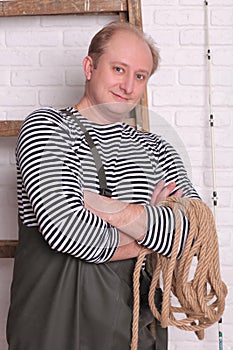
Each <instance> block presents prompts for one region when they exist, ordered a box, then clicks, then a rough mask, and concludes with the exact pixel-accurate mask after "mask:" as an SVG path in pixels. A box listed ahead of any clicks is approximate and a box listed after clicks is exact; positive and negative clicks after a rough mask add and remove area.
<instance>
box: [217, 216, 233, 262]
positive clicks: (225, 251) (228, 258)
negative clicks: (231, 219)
mask: <svg viewBox="0 0 233 350" xmlns="http://www.w3.org/2000/svg"><path fill="white" fill-rule="evenodd" d="M229 214H230V213H229ZM220 264H221V266H233V254H232V251H231V250H230V249H229V248H221V252H220Z"/></svg>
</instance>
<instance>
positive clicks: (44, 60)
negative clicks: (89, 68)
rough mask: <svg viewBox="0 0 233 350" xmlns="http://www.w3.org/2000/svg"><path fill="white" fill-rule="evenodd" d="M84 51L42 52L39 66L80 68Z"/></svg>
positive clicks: (57, 50)
mask: <svg viewBox="0 0 233 350" xmlns="http://www.w3.org/2000/svg"><path fill="white" fill-rule="evenodd" d="M86 54H87V53H86V50H82V49H75V50H63V49H55V50H42V51H41V52H40V64H41V65H42V66H46V67H51V66H52V67H54V66H55V67H56V66H58V67H59V66H60V67H64V66H68V67H70V66H81V64H82V60H83V58H84V57H85V56H86Z"/></svg>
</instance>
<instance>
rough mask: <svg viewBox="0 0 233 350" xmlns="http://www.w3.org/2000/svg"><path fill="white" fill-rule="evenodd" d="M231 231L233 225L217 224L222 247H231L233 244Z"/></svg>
mask: <svg viewBox="0 0 233 350" xmlns="http://www.w3.org/2000/svg"><path fill="white" fill-rule="evenodd" d="M231 231H232V227H228V228H224V227H220V228H218V226H217V233H218V242H219V246H220V247H230V246H231Z"/></svg>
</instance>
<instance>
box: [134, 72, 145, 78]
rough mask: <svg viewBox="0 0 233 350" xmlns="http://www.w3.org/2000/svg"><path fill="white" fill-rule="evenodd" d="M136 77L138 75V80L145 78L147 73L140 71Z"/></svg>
mask: <svg viewBox="0 0 233 350" xmlns="http://www.w3.org/2000/svg"><path fill="white" fill-rule="evenodd" d="M136 77H137V79H138V80H144V79H145V75H143V74H140V73H138V74H137V75H136Z"/></svg>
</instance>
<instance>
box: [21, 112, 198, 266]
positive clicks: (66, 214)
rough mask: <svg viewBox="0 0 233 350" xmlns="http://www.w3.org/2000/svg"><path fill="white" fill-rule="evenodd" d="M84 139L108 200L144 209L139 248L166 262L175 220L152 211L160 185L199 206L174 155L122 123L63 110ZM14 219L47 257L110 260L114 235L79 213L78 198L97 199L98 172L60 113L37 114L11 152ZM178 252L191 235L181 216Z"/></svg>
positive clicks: (107, 227) (167, 213) (157, 141)
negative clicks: (33, 229) (45, 247)
mask: <svg viewBox="0 0 233 350" xmlns="http://www.w3.org/2000/svg"><path fill="white" fill-rule="evenodd" d="M67 111H69V112H72V113H73V115H74V116H75V118H79V119H80V120H81V121H82V123H83V124H84V125H85V127H86V128H87V130H88V131H89V133H90V135H91V137H92V139H93V141H94V143H95V146H96V148H97V150H98V152H99V154H100V156H101V159H102V162H103V165H104V169H105V173H106V179H107V184H108V188H110V189H111V191H112V198H114V199H119V200H121V201H125V202H129V203H137V204H141V205H144V206H145V208H146V211H147V234H146V236H145V238H144V240H143V241H142V242H141V244H143V245H145V246H147V247H148V248H150V249H153V250H155V251H157V252H159V253H161V254H164V255H166V256H169V255H170V253H171V249H172V242H173V235H174V230H175V220H174V216H173V213H172V210H171V209H170V208H167V207H156V206H150V205H149V202H150V198H151V195H152V193H153V190H154V188H155V186H156V184H157V183H158V181H160V180H161V179H164V180H165V181H166V184H167V183H169V182H171V181H175V182H176V184H177V187H176V190H177V189H179V188H182V189H183V193H184V196H186V197H190V198H191V197H192V198H199V197H198V194H197V193H196V191H195V190H194V188H193V186H192V184H191V183H190V180H189V179H188V177H187V174H186V171H185V169H184V166H183V163H182V161H181V159H180V157H179V155H178V154H177V152H176V151H175V150H174V148H173V147H172V146H171V145H170V144H168V143H167V142H166V141H165V140H163V139H162V138H161V137H160V136H157V135H155V134H152V133H148V132H146V133H144V132H141V131H138V130H135V129H134V128H133V127H131V126H129V125H127V124H125V123H120V122H119V123H115V124H110V125H99V124H96V123H94V122H92V121H89V120H87V119H86V118H84V117H83V116H82V115H80V114H79V112H78V111H76V110H75V109H72V108H71V107H68V108H67ZM16 161H17V177H18V207H19V216H20V219H21V220H22V222H23V223H24V224H25V225H27V226H39V230H40V232H41V234H42V235H43V237H44V239H45V240H46V241H47V243H48V244H49V245H50V247H51V249H54V250H57V251H59V252H63V253H67V254H71V255H72V256H74V257H77V258H80V259H83V260H85V261H87V262H94V263H102V262H105V261H108V260H109V259H110V258H111V257H112V256H113V254H114V252H115V250H116V248H117V246H118V244H119V237H118V231H117V229H116V228H115V227H112V226H110V225H109V224H108V223H107V222H105V221H103V220H102V219H100V218H99V217H98V216H96V215H94V214H92V213H91V212H90V211H88V210H86V209H85V208H84V198H83V190H90V191H94V192H96V193H98V191H99V180H98V174H97V169H96V165H95V162H94V159H93V156H92V153H91V151H90V147H89V146H88V144H87V142H86V140H85V137H84V134H83V132H82V131H81V130H80V128H79V126H78V125H77V124H76V122H75V121H74V120H73V119H72V118H71V117H70V116H67V115H65V114H64V113H62V112H61V111H58V110H55V109H52V108H43V109H39V110H37V111H35V112H33V113H32V114H30V115H29V116H28V117H27V118H26V119H25V121H24V123H23V125H22V128H21V131H20V135H19V138H18V142H17V147H16ZM181 215H182V217H183V225H182V240H181V242H180V251H181V250H182V246H183V245H184V242H185V240H186V237H187V234H188V227H189V223H188V221H187V219H186V218H185V216H184V215H183V214H182V213H181ZM179 253H180V252H179Z"/></svg>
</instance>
